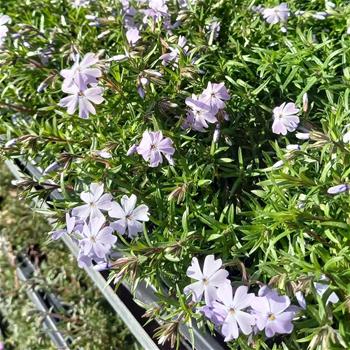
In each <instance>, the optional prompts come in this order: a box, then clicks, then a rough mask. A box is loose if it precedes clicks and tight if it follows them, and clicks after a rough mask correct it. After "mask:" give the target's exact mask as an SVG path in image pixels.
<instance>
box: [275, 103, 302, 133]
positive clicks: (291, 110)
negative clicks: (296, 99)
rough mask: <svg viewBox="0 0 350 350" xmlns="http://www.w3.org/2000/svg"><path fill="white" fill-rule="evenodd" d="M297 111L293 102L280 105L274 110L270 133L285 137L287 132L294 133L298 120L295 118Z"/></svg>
mask: <svg viewBox="0 0 350 350" xmlns="http://www.w3.org/2000/svg"><path fill="white" fill-rule="evenodd" d="M297 113H299V109H298V108H296V106H295V104H294V103H293V102H289V103H287V104H286V103H285V102H284V103H282V104H281V105H280V106H279V107H276V108H274V110H273V117H274V121H273V124H272V131H273V132H274V133H275V134H282V135H287V132H288V131H289V132H291V131H294V130H295V129H296V128H297V126H298V124H299V122H300V120H299V117H298V116H297Z"/></svg>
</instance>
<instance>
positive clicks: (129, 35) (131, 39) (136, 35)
mask: <svg viewBox="0 0 350 350" xmlns="http://www.w3.org/2000/svg"><path fill="white" fill-rule="evenodd" d="M140 38H141V36H140V32H139V30H138V29H137V28H130V29H128V31H127V32H126V39H127V40H128V43H129V45H135V44H136V43H137V42H138V41H139V39H140Z"/></svg>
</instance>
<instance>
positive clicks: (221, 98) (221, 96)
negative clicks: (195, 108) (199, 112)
mask: <svg viewBox="0 0 350 350" xmlns="http://www.w3.org/2000/svg"><path fill="white" fill-rule="evenodd" d="M229 99H230V95H229V94H228V91H227V89H226V87H225V84H224V83H220V84H215V83H214V84H212V83H211V82H209V83H208V86H207V88H206V89H205V90H204V91H203V93H202V94H201V95H200V96H199V100H200V101H202V102H204V103H206V104H208V105H209V106H210V107H211V108H212V109H213V110H214V111H216V112H217V111H218V110H219V109H223V108H225V101H228V100H229Z"/></svg>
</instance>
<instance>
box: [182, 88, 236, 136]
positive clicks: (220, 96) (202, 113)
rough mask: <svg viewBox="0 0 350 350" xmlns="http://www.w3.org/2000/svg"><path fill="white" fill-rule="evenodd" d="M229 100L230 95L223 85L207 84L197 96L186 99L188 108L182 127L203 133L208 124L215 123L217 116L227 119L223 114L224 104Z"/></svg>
mask: <svg viewBox="0 0 350 350" xmlns="http://www.w3.org/2000/svg"><path fill="white" fill-rule="evenodd" d="M229 99H230V95H229V93H228V91H227V89H226V87H225V84H224V83H220V84H215V83H211V82H209V83H208V86H207V88H206V89H205V90H204V91H203V92H202V93H201V94H200V95H199V96H196V95H194V94H193V95H192V97H188V98H186V101H185V102H186V105H187V107H189V108H188V110H187V115H186V120H185V122H184V123H183V125H182V127H183V128H184V129H187V128H190V129H192V130H196V131H205V129H206V128H208V123H217V122H218V115H219V114H220V115H223V116H224V117H223V118H227V116H226V113H225V112H224V108H225V102H226V101H228V100H229Z"/></svg>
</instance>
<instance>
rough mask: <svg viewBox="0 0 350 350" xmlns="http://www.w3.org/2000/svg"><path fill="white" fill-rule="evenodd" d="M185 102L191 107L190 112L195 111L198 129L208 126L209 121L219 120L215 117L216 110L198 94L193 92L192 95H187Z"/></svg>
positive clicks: (195, 122)
mask: <svg viewBox="0 0 350 350" xmlns="http://www.w3.org/2000/svg"><path fill="white" fill-rule="evenodd" d="M185 103H186V105H187V106H188V107H190V112H191V113H193V118H194V123H193V125H194V126H195V127H196V129H197V130H198V129H201V128H203V129H205V128H208V123H216V122H217V121H218V120H217V119H216V117H215V114H216V111H214V110H213V109H212V108H211V106H210V105H208V104H207V103H205V102H203V101H202V100H201V99H200V98H199V97H198V96H196V95H194V94H193V95H192V97H187V98H186V100H185Z"/></svg>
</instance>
